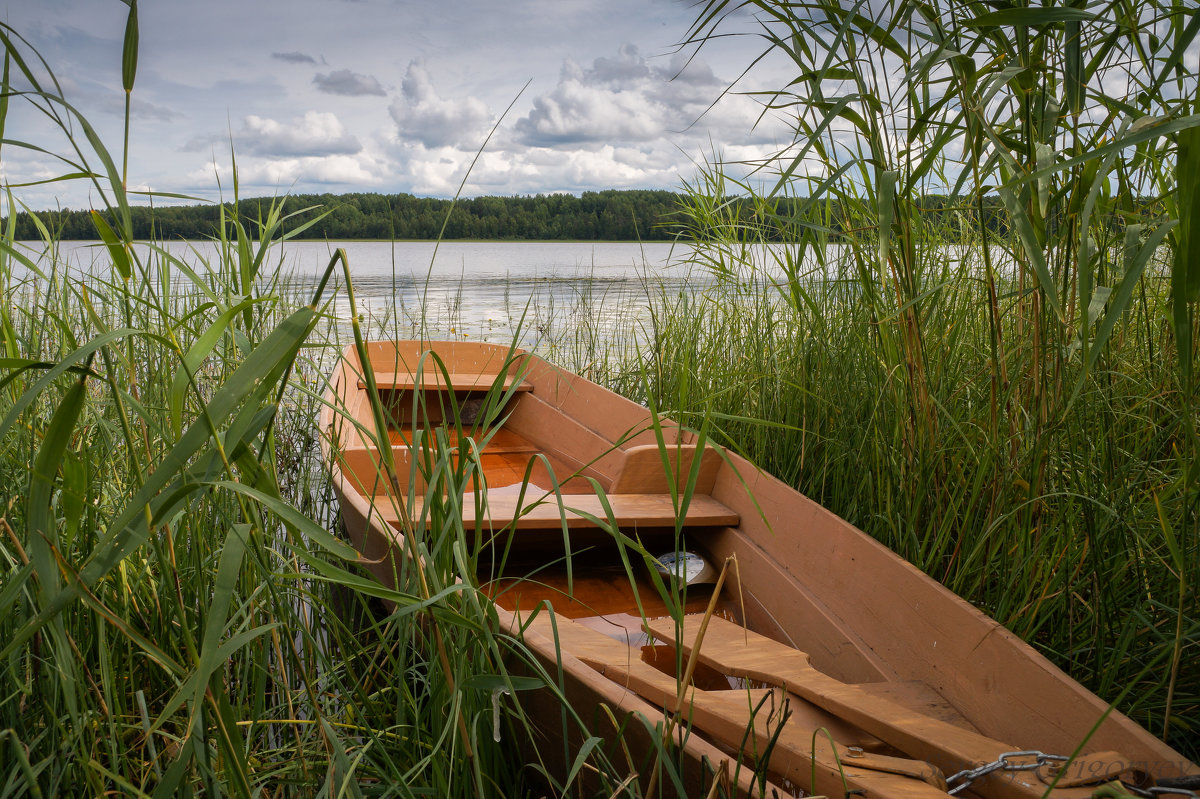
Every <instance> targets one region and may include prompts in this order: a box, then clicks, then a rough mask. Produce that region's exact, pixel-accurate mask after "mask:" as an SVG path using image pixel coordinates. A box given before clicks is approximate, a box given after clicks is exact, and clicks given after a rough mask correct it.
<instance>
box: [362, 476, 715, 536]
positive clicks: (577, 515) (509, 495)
mask: <svg viewBox="0 0 1200 799" xmlns="http://www.w3.org/2000/svg"><path fill="white" fill-rule="evenodd" d="M517 500H518V491H517V489H516V487H515V486H510V487H508V488H505V489H504V490H502V491H497V490H495V489H492V490H490V491H488V492H487V507H486V508H485V509H484V511H483V514H482V516H479V515H478V514H477V513H476V510H475V503H474V502H470V501H467V502H464V503H463V504H464V508H463V523H464V524H466V525H467V526H468V527H472V526H474V524H475V522H476V520H477V519H479V520H480V521H482V522H483V523H484V525H485V526H487V524H489V523H490V524H491V525H492V526H493V527H507V526H508V525H510V524H512V523H513V522H514V520H515V521H516V527H517V529H519V530H557V529H561V527H562V520H563V513H564V512H565V516H566V523H567V527H569V528H576V527H595V526H596V522H594V521H593V520H592V518H590V517H596V518H597V519H600V520H601V521H604V520H606V519H607V518H608V516H607V513H606V512H605V509H604V506H603V504H602V503H601V500H600V497H598V496H596V495H595V494H564V495H563V498H562V504H563V512H560V509H559V505H558V500H557V498H556V497H555V496H554V495H550V496H544V493H543V491H542V490H540V489H536V488H531V489H529V490H528V491H526V493H525V498H524V502H523V503H522V507H521V508H520V510H519V511H518V508H517ZM608 504H609V506H610V507H611V508H612V512H613V516H614V517H615V519H616V522H617V525H618V526H622V527H626V526H640V527H673V526H675V523H676V518H677V514H676V512H675V505H674V503H673V502H672V501H671V496H670V495H669V494H609V495H608ZM378 509H379V510H380V511H381V513H382V514H383V519H384V520H385V521H388V522H389V523H391V524H393V525H395V524H397V523H398V519H397V518H396V514H395V512H394V511H392V510H391V509H390V508H389V504H388V503H385V502H380V503H379V504H378ZM413 515H414V516H415V515H416V514H413ZM738 518H739V517H738V514H737V513H736V512H735V511H733V510H730V509H729V508H728V507H726V506H725V505H723V504H721V503H720V502H718V501H717V500H715V499H713V498H712V497H710V496H707V495H701V496H694V497H692V500H691V502H690V503H688V506H687V508H686V509H685V511H684V513H683V516H682V519H683V523H684V524H685V525H688V526H692V527H698V526H704V527H726V526H729V525H735V524H737V523H738Z"/></svg>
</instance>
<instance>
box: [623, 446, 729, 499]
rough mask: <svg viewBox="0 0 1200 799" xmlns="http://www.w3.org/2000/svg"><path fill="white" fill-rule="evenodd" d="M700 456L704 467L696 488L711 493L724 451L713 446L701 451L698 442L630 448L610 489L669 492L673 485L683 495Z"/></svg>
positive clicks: (700, 491) (697, 476) (624, 491)
mask: <svg viewBox="0 0 1200 799" xmlns="http://www.w3.org/2000/svg"><path fill="white" fill-rule="evenodd" d="M697 457H699V458H700V470H699V472H698V473H697V475H696V483H695V486H694V488H693V490H694V491H695V493H697V494H708V493H711V492H712V486H713V481H714V480H716V478H717V472H718V471H719V470H720V468H721V462H722V461H721V454H720V453H719V452H717V451H716V450H715V449H713V448H712V447H706V448H704V450H703V451H699V450H698V449H697V447H696V445H695V444H668V445H667V446H666V447H659V446H658V444H643V445H640V446H636V447H630V448H628V449H626V450H625V451H624V459H623V460H622V461H621V465H620V466H619V467H618V470H617V475H616V477H615V478H614V479H613V483H612V487H611V488H610V489H609V492H610V493H613V494H665V493H667V492H669V491H670V490H671V487H672V484H673V485H674V489H675V491H676V492H677V493H680V494H682V493H683V492H684V489H685V488H686V486H687V483H688V480H689V478H690V477H691V469H692V464H693V463H694V462H695V459H696V458H697ZM668 474H670V475H671V479H670V480H668Z"/></svg>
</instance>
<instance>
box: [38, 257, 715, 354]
mask: <svg viewBox="0 0 1200 799" xmlns="http://www.w3.org/2000/svg"><path fill="white" fill-rule="evenodd" d="M30 246H31V247H32V246H34V243H32V242H31V243H30ZM337 247H341V248H344V249H345V250H346V254H347V260H348V262H349V265H350V274H351V277H352V280H353V287H354V294H355V300H356V302H357V303H358V305H359V310H360V312H361V313H362V315H363V317H364V318H366V319H368V320H369V321H370V324H371V326H372V330H371V333H372V334H374V335H391V336H394V337H411V336H414V335H419V334H420V333H421V332H422V330H423V331H424V334H425V335H427V336H429V337H434V338H436V337H454V338H469V339H483V340H492V341H509V340H511V338H512V336H513V334H514V331H517V330H519V331H520V335H519V336H518V337H519V339H520V340H521V343H522V344H523V345H524V346H537V345H538V344H539V343H540V342H541V341H542V340H543V339H544V338H545V337H547V336H551V335H554V334H556V333H561V332H562V331H563V330H564V329H565V328H566V327H568V326H570V325H573V324H575V323H577V322H578V321H580V320H583V319H586V321H587V323H588V324H591V325H594V326H597V327H599V328H600V329H601V330H603V329H604V328H606V327H610V326H612V325H625V326H628V325H631V324H635V323H636V320H637V319H639V318H641V317H642V316H643V315H644V313H645V309H646V308H647V307H648V304H649V302H650V300H651V298H657V297H661V296H662V295H663V293H666V294H667V295H676V294H678V293H679V292H691V291H697V290H702V289H703V288H705V287H707V286H708V285H710V284H711V280H712V279H711V276H710V275H709V274H708V273H707V272H705V271H704V270H702V269H700V268H698V267H694V266H693V265H692V264H691V263H690V260H689V259H690V257H691V255H692V253H691V250H690V248H687V247H681V246H678V245H673V244H671V243H669V242H649V243H636V242H443V243H442V244H440V245H436V248H435V244H434V243H433V242H375V241H344V242H317V241H294V242H287V243H285V244H283V245H279V246H278V247H277V249H276V250H275V251H274V252H273V253H272V254H271V256H270V257H269V259H268V262H267V264H266V266H264V269H263V271H264V272H268V273H273V272H274V271H275V270H279V271H280V272H281V273H282V274H284V275H285V276H286V277H287V279H288V282H289V284H291V285H292V286H293V287H295V288H297V289H298V290H300V291H311V289H312V288H313V287H315V285H316V281H317V279H318V278H319V276H320V275H321V274H322V272H324V270H325V268H326V266H327V265H328V264H329V261H330V258H331V256H332V255H333V252H334V250H335V248H337ZM166 248H167V250H168V251H169V252H170V253H171V254H172V255H174V256H176V257H178V258H180V259H181V260H183V261H185V262H186V263H188V264H190V265H191V266H192V268H193V269H196V270H197V271H203V265H204V264H205V263H206V262H207V263H216V256H217V251H216V247H215V246H214V245H213V243H212V242H206V241H200V242H181V241H180V242H169V243H168V244H167V245H166ZM435 249H436V252H435ZM140 254H142V255H143V256H146V255H149V254H150V252H149V249H148V248H146V249H142V250H140ZM60 257H61V258H62V259H63V260H65V261H66V262H67V263H68V264H69V265H70V267H71V268H72V269H73V270H78V271H81V272H87V273H92V274H96V273H102V272H104V271H106V270H107V269H108V268H109V267H108V260H107V257H106V256H105V253H104V250H103V248H102V247H99V246H98V245H97V244H96V243H94V242H63V243H62V246H61V252H60ZM147 260H148V261H153V260H154V259H153V258H149V259H147ZM339 273H340V267H339ZM326 294H327V296H328V297H329V298H330V299H331V304H330V306H329V310H330V312H331V314H332V315H333V316H334V318H335V319H336V320H337V321H338V322H339V323H342V324H344V323H346V322H347V321H348V320H349V318H350V306H349V293H348V292H347V290H346V286H345V281H344V280H341V279H340V277H339V279H338V280H336V281H335V282H333V283H331V285H330V288H329V290H327V293H326Z"/></svg>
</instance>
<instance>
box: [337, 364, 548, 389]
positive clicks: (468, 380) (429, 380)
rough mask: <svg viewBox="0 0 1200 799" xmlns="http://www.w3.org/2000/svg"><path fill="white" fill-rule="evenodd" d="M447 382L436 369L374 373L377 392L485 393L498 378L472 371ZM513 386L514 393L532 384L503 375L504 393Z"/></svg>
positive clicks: (452, 375)
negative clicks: (419, 390)
mask: <svg viewBox="0 0 1200 799" xmlns="http://www.w3.org/2000/svg"><path fill="white" fill-rule="evenodd" d="M449 377H450V382H449V383H448V384H447V383H446V375H443V374H442V372H441V370H440V369H431V370H430V371H428V372H426V373H424V374H421V375H414V374H412V373H411V372H376V373H375V385H377V386H379V388H380V390H381V391H412V390H413V389H417V388H419V389H421V390H422V391H445V390H450V391H487V390H488V389H490V388H491V387H492V386H493V385H495V384H496V382H497V381H498V380H499V379H500V375H498V374H491V375H489V374H475V373H473V372H450V374H449ZM514 383H515V386H516V390H517V391H533V384H532V383H529V382H528V381H526V380H517V379H516V378H515V377H513V376H512V375H504V381H503V383H502V388H503V390H505V391H508V390H509V389H510V388H513V386H514ZM358 387H359V388H366V387H367V383H366V380H365V379H363V378H362V377H360V378H358Z"/></svg>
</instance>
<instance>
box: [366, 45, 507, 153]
mask: <svg viewBox="0 0 1200 799" xmlns="http://www.w3.org/2000/svg"><path fill="white" fill-rule="evenodd" d="M400 92H401V94H400V96H399V97H397V98H396V99H395V100H394V101H393V102H392V104H391V106H389V108H388V111H389V112H390V113H391V115H392V119H393V120H394V121H395V123H396V129H397V131H398V132H399V133H400V136H401V138H402V139H405V140H409V141H413V142H419V143H420V144H422V145H424V146H425V147H430V148H432V147H439V146H445V145H449V146H460V147H466V148H468V149H471V148H474V147H478V146H479V145H480V144H482V143H483V139H484V137H485V136H486V135H487V130H488V129H489V128H490V126H491V123H492V115H491V112H490V111H488V107H487V105H485V104H484V103H483V101H482V100H478V99H476V98H474V97H464V98H455V99H443V98H442V97H441V96H440V95H439V94H438V93H437V90H436V89H435V88H434V86H433V82H432V81H431V80H430V78H429V72H428V71H427V70H426V68H425V63H424V62H423V61H421V60H419V59H418V60H415V61H412V62H410V63H409V65H408V70H407V71H406V72H405V74H404V81H403V82H402V83H401V85H400Z"/></svg>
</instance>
